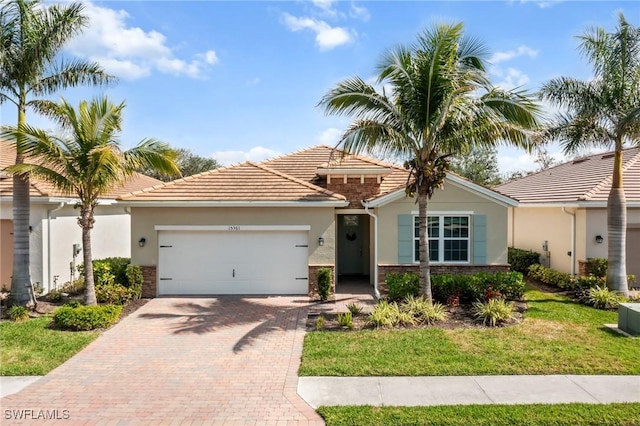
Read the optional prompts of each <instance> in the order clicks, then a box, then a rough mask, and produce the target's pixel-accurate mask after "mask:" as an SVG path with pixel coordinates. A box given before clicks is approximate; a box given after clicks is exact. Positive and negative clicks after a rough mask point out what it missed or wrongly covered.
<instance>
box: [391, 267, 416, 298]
mask: <svg viewBox="0 0 640 426" xmlns="http://www.w3.org/2000/svg"><path fill="white" fill-rule="evenodd" d="M387 287H388V288H389V294H388V297H389V299H391V300H400V299H404V298H405V297H407V296H417V295H418V293H419V292H420V276H419V275H418V274H414V273H406V274H388V275H387Z"/></svg>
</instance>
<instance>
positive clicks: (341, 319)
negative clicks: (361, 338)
mask: <svg viewBox="0 0 640 426" xmlns="http://www.w3.org/2000/svg"><path fill="white" fill-rule="evenodd" d="M338 324H340V326H341V327H347V328H348V329H352V328H353V314H352V313H351V312H341V313H339V314H338Z"/></svg>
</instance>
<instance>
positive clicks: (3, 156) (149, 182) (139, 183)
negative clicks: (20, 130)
mask: <svg viewBox="0 0 640 426" xmlns="http://www.w3.org/2000/svg"><path fill="white" fill-rule="evenodd" d="M15 160H16V150H15V148H14V147H13V146H12V145H11V144H9V143H7V142H4V141H2V142H1V143H0V196H1V197H11V196H12V195H13V178H12V176H11V175H9V174H8V173H6V172H2V170H4V169H5V168H6V167H9V166H12V165H13V164H15ZM160 183H162V181H160V180H158V179H154V178H152V177H150V176H146V175H143V174H141V173H136V174H134V175H133V176H132V177H131V178H129V179H128V180H127V181H126V182H125V183H124V184H122V185H120V186H118V187H116V188H114V189H113V190H111V191H110V192H109V193H108V194H105V195H104V196H103V197H102V198H103V199H114V198H117V197H119V196H121V195H124V194H128V193H130V192H133V191H138V190H141V189H143V188H148V187H150V186H154V185H158V184H160ZM29 185H30V188H29V195H30V196H31V197H52V198H74V197H75V195H74V194H67V193H64V192H61V191H59V190H58V189H56V188H55V187H54V186H53V185H52V184H50V183H49V182H45V181H43V180H41V179H37V178H30V179H29Z"/></svg>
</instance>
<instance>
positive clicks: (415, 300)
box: [400, 296, 447, 324]
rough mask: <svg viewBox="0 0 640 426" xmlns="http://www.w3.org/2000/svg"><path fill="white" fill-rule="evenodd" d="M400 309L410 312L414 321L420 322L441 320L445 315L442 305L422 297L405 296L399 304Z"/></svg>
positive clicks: (430, 322)
mask: <svg viewBox="0 0 640 426" xmlns="http://www.w3.org/2000/svg"><path fill="white" fill-rule="evenodd" d="M400 311H401V312H406V313H408V314H410V315H411V317H412V318H413V320H414V322H418V323H420V324H433V323H435V322H438V321H443V320H444V319H445V318H446V317H447V311H446V308H445V306H444V305H442V304H440V303H434V304H431V303H429V301H428V300H427V299H425V298H424V297H413V296H409V297H407V298H406V299H405V300H404V302H403V303H402V304H401V305H400Z"/></svg>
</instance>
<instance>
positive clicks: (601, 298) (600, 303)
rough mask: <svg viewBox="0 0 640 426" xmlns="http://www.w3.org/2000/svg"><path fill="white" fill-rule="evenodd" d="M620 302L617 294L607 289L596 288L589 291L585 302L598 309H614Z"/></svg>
mask: <svg viewBox="0 0 640 426" xmlns="http://www.w3.org/2000/svg"><path fill="white" fill-rule="evenodd" d="M620 301H621V298H620V296H619V295H618V293H616V292H614V291H611V290H609V289H608V288H607V287H600V286H596V287H593V288H590V289H589V291H588V293H587V298H586V301H585V302H586V304H587V305H591V306H593V307H594V308H598V309H614V308H617V307H618V305H619V304H620Z"/></svg>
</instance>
